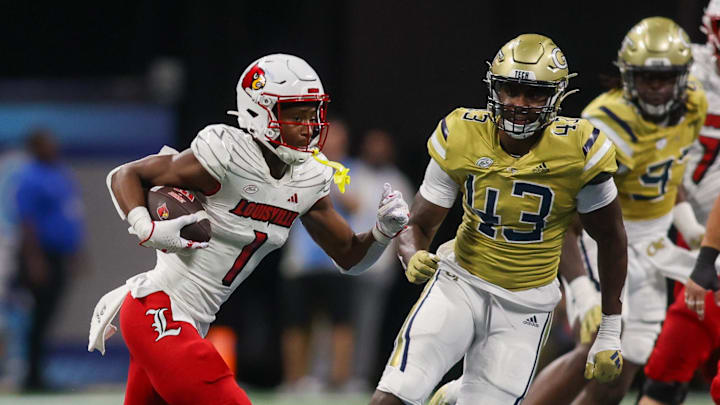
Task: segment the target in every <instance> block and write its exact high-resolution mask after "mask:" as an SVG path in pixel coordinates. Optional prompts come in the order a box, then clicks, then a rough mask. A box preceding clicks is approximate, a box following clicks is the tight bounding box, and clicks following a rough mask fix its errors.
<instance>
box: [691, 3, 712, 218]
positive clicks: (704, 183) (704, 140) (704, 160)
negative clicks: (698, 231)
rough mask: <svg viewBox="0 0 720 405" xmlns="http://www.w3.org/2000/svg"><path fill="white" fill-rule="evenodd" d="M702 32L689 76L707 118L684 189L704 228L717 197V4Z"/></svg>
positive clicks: (708, 12) (693, 150) (706, 17)
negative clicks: (700, 95) (697, 88)
mask: <svg viewBox="0 0 720 405" xmlns="http://www.w3.org/2000/svg"><path fill="white" fill-rule="evenodd" d="M701 30H702V31H704V32H705V33H706V34H707V43H705V44H692V51H693V58H694V60H695V61H694V63H693V65H692V68H691V70H690V74H692V75H693V76H695V77H696V78H697V79H698V81H699V82H700V83H701V84H702V86H703V89H704V90H705V95H706V97H707V100H708V114H707V117H706V119H705V125H703V127H702V129H701V130H700V136H699V137H698V140H697V141H696V142H695V144H694V145H693V147H692V148H691V149H690V152H689V153H688V165H687V169H686V170H685V178H684V181H683V186H684V187H685V191H686V192H687V195H686V198H687V201H688V202H689V203H690V204H691V205H692V208H693V210H694V211H695V215H696V216H697V219H698V221H699V222H700V223H703V224H704V223H705V222H706V221H707V218H708V215H709V213H710V210H711V208H712V206H713V202H714V201H715V198H716V197H717V196H718V195H720V159H718V152H720V74H719V72H720V62H719V60H720V59H718V56H719V55H720V1H718V0H712V1H710V3H709V4H708V6H707V8H706V9H705V14H704V16H703V24H702V27H701Z"/></svg>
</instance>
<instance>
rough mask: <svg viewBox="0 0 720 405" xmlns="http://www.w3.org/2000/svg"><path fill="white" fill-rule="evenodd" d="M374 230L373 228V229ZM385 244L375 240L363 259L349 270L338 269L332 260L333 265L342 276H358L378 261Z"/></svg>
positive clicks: (385, 246)
mask: <svg viewBox="0 0 720 405" xmlns="http://www.w3.org/2000/svg"><path fill="white" fill-rule="evenodd" d="M373 229H374V228H373ZM387 246H388V245H387V244H383V243H380V242H378V241H377V240H376V241H374V242H373V243H372V244H371V245H370V247H369V248H368V251H367V253H365V257H363V258H362V260H360V262H358V263H357V264H356V265H354V266H352V267H350V268H349V269H347V270H345V269H343V268H342V267H340V266H339V265H338V264H337V263H336V262H335V260H333V263H334V264H335V267H336V268H337V269H338V270H340V273H342V274H348V275H351V276H357V275H360V274H362V273H364V272H366V271H367V270H369V269H370V267H372V265H373V264H375V262H377V261H378V259H379V258H380V256H382V254H383V252H385V248H387Z"/></svg>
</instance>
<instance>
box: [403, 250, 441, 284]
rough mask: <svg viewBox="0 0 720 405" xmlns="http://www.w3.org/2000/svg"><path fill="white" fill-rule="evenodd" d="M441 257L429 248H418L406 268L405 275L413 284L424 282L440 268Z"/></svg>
mask: <svg viewBox="0 0 720 405" xmlns="http://www.w3.org/2000/svg"><path fill="white" fill-rule="evenodd" d="M439 260H440V259H439V258H438V257H437V256H436V255H434V254H432V253H430V252H428V251H427V250H418V251H417V252H416V253H415V254H414V255H413V256H412V257H411V258H410V262H409V263H408V265H407V269H405V277H407V279H408V281H409V282H411V283H413V284H422V283H424V282H426V281H428V280H429V279H430V277H432V276H433V275H434V274H435V272H436V271H437V268H438V261H439Z"/></svg>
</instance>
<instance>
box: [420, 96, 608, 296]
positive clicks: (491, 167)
mask: <svg viewBox="0 0 720 405" xmlns="http://www.w3.org/2000/svg"><path fill="white" fill-rule="evenodd" d="M428 150H429V152H430V156H431V157H432V158H433V159H434V160H435V161H436V162H437V163H438V165H440V167H441V168H442V169H443V170H444V171H445V172H446V173H448V175H450V177H451V178H452V179H453V180H454V181H455V182H456V183H458V184H459V185H460V186H461V189H462V193H463V210H464V214H463V220H462V224H461V225H460V227H459V228H458V231H457V236H456V243H455V258H456V261H457V263H458V264H459V265H461V266H462V267H463V268H464V269H466V270H467V271H468V272H470V273H471V274H473V275H475V276H477V277H480V278H482V279H484V280H486V281H488V282H491V283H493V284H496V285H498V286H500V287H503V288H506V289H508V290H522V289H527V288H534V287H540V286H543V285H546V284H548V283H550V282H551V281H552V280H553V279H555V277H556V275H557V268H558V263H559V261H560V251H561V248H562V241H563V236H564V235H565V230H566V229H567V226H568V224H569V222H570V221H571V219H572V217H573V214H574V213H575V211H576V196H577V193H578V192H579V191H580V189H581V188H582V187H583V186H585V185H586V184H587V183H588V182H589V181H591V180H592V179H593V178H595V177H596V176H597V175H599V174H600V173H603V172H608V173H614V172H615V171H616V170H617V165H616V163H615V148H614V147H613V145H612V142H610V141H609V140H608V139H607V138H606V137H605V135H603V134H602V132H600V131H599V130H597V129H595V128H593V126H592V125H591V124H590V123H589V122H588V121H586V120H583V119H573V118H564V117H558V118H556V119H555V120H554V121H553V122H552V123H551V124H550V125H549V126H547V127H546V128H545V129H544V130H543V133H542V134H541V135H540V139H539V140H538V142H537V143H536V144H535V145H534V146H533V147H532V149H531V150H530V152H528V153H527V154H525V155H524V156H521V157H517V158H516V157H513V156H511V155H509V154H508V153H507V152H505V151H504V150H503V149H502V147H501V146H500V139H499V133H498V132H497V128H496V126H495V125H494V124H493V123H492V120H491V118H490V115H489V113H488V112H487V111H485V110H474V109H467V108H458V109H456V110H455V111H453V112H452V113H450V114H449V115H448V116H447V117H445V118H444V119H443V120H441V121H440V123H439V124H438V126H437V129H436V130H435V132H434V133H433V134H432V136H431V137H430V139H429V141H428Z"/></svg>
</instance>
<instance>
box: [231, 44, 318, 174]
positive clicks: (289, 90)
mask: <svg viewBox="0 0 720 405" xmlns="http://www.w3.org/2000/svg"><path fill="white" fill-rule="evenodd" d="M329 102H330V96H328V95H327V94H325V93H324V92H323V87H322V83H321V82H320V78H319V77H318V75H317V73H315V71H314V70H313V68H312V67H310V65H308V64H307V62H305V61H304V60H302V59H300V58H298V57H296V56H292V55H285V54H274V55H268V56H264V57H262V58H260V59H258V60H257V61H255V62H253V63H252V64H250V66H248V68H247V69H245V72H243V74H242V76H241V77H240V80H239V81H238V85H237V106H238V110H237V111H228V113H230V114H233V115H237V116H238V123H239V125H240V127H241V128H243V129H245V130H247V131H248V132H249V133H250V134H252V135H253V136H254V137H255V138H256V139H257V140H258V141H260V142H261V143H263V144H264V145H266V146H267V148H268V149H269V150H270V151H272V152H273V153H274V154H275V155H277V156H278V158H280V160H282V161H283V162H284V163H286V164H289V165H297V164H300V163H303V162H305V161H307V160H308V159H309V158H310V157H311V153H310V152H312V150H313V149H319V148H322V146H323V144H324V142H325V137H326V136H327V130H328V123H327V104H328V103H329ZM289 103H316V104H317V109H316V116H315V118H314V119H312V120H304V121H303V122H300V121H288V120H285V121H280V119H279V118H278V117H279V116H280V115H279V114H280V112H281V111H282V109H283V108H287V107H288V106H290V105H291V104H289ZM285 125H304V126H307V127H309V130H310V133H311V136H310V138H309V140H308V143H307V144H306V145H302V146H296V145H292V144H289V143H288V142H286V140H285V139H284V138H283V136H282V127H283V126H285Z"/></svg>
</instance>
